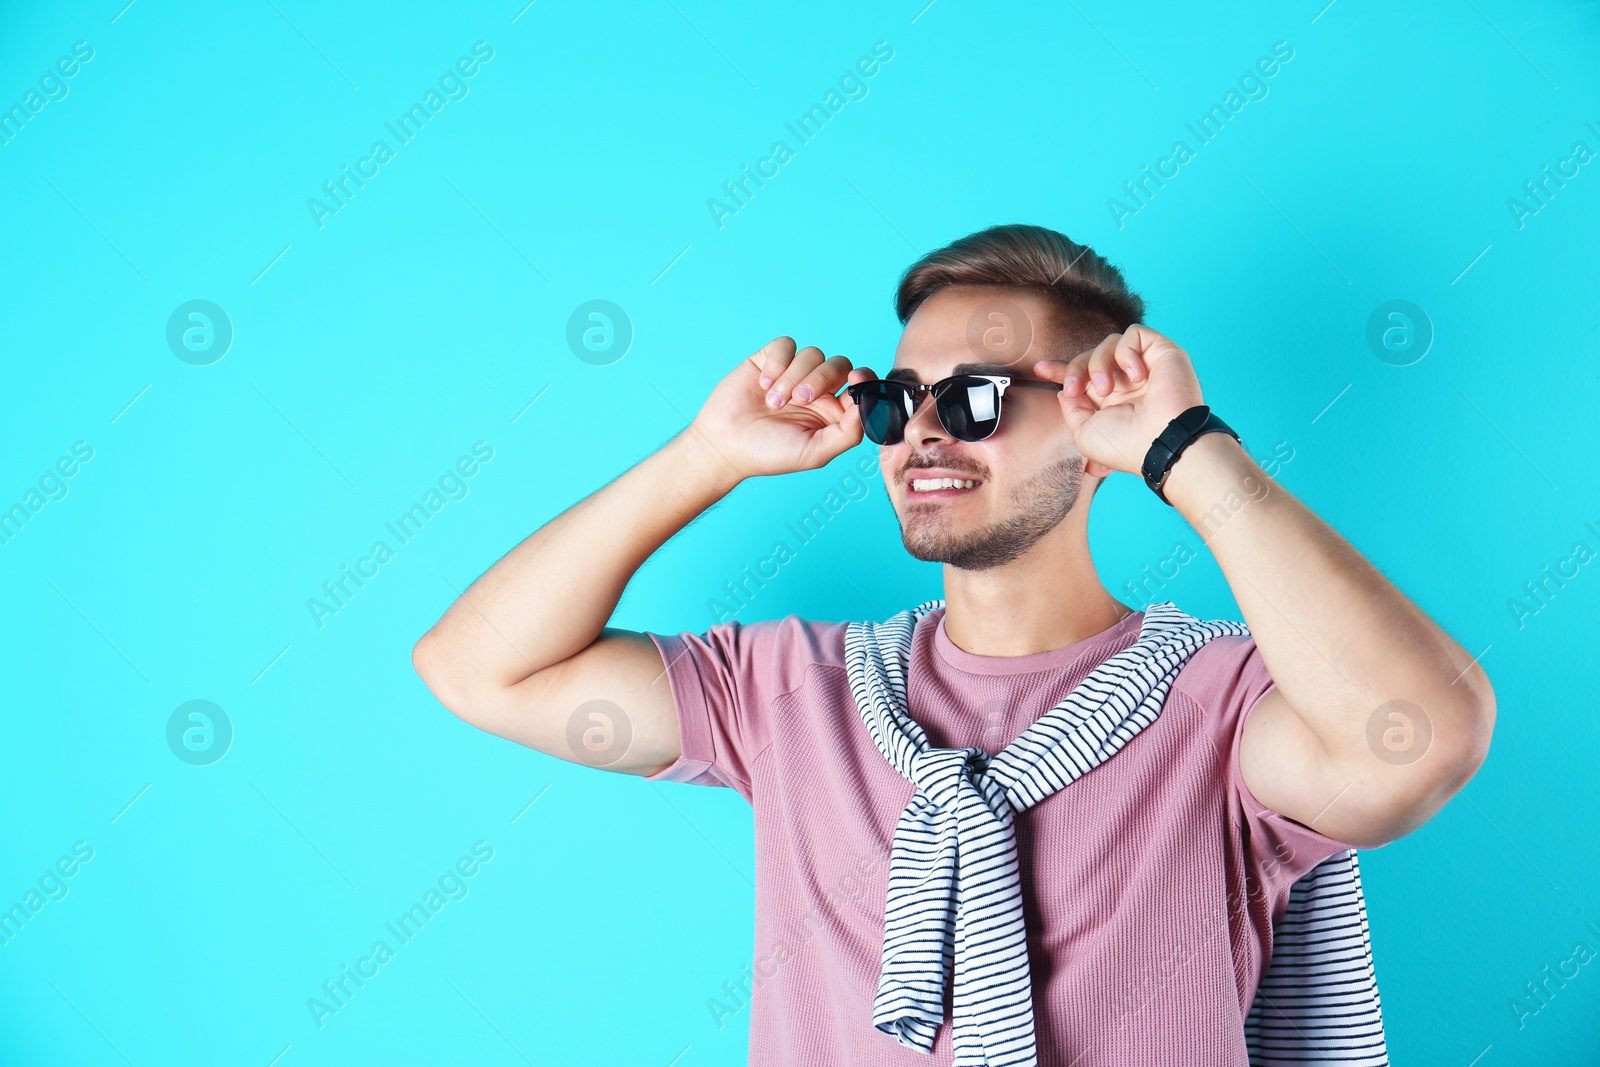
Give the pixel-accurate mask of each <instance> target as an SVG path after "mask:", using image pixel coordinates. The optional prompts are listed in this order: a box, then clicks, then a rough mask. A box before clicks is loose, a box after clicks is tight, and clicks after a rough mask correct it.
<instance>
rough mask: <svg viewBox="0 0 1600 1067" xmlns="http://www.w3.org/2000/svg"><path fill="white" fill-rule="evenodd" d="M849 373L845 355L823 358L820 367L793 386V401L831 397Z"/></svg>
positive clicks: (806, 401) (810, 400)
mask: <svg viewBox="0 0 1600 1067" xmlns="http://www.w3.org/2000/svg"><path fill="white" fill-rule="evenodd" d="M849 374H850V360H849V359H847V358H846V357H844V356H832V357H830V358H828V359H826V360H824V361H823V363H822V365H821V366H820V367H818V368H817V369H816V370H814V371H812V372H811V373H810V374H808V375H806V376H805V377H804V378H802V379H801V380H800V384H799V385H797V386H795V387H794V399H795V403H797V404H809V403H811V402H812V401H813V400H815V399H817V398H818V397H822V396H826V397H832V396H833V394H834V391H835V390H837V389H838V388H839V386H840V385H841V384H842V383H843V382H844V380H845V379H846V378H847V377H848V376H849Z"/></svg>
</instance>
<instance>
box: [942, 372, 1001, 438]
mask: <svg viewBox="0 0 1600 1067" xmlns="http://www.w3.org/2000/svg"><path fill="white" fill-rule="evenodd" d="M937 403H938V412H939V421H940V422H942V423H944V428H945V429H946V430H947V431H949V433H950V436H951V437H954V438H955V439H956V440H958V441H981V440H983V439H984V438H985V437H988V436H989V435H990V434H992V433H994V430H995V427H996V426H998V425H1000V388H999V387H998V386H997V385H995V384H994V383H993V382H991V381H989V380H988V379H987V378H977V377H966V376H963V377H959V378H955V379H953V380H952V381H951V382H950V384H949V385H947V386H945V388H944V391H943V392H942V393H940V394H939V399H938V401H937Z"/></svg>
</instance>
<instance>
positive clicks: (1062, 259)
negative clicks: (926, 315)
mask: <svg viewBox="0 0 1600 1067" xmlns="http://www.w3.org/2000/svg"><path fill="white" fill-rule="evenodd" d="M947 286H1001V287H1006V288H1013V289H1031V290H1033V291H1035V292H1038V293H1041V294H1043V295H1044V296H1045V297H1046V298H1047V299H1049V301H1050V302H1051V306H1052V307H1054V308H1055V309H1056V310H1057V312H1058V315H1057V323H1056V325H1057V327H1058V329H1059V331H1060V335H1059V341H1060V342H1062V343H1063V344H1064V345H1065V346H1066V348H1065V355H1066V356H1067V357H1068V358H1070V357H1071V356H1073V355H1077V354H1078V353H1079V352H1081V351H1083V350H1085V349H1087V348H1091V347H1093V346H1094V345H1095V344H1097V343H1098V342H1099V341H1100V340H1101V339H1102V338H1104V337H1105V336H1106V335H1107V334H1111V333H1118V332H1121V331H1124V330H1126V329H1127V328H1128V327H1129V326H1131V325H1133V324H1134V323H1136V322H1143V321H1144V300H1143V299H1142V298H1140V296H1139V295H1138V294H1137V293H1135V292H1134V291H1133V290H1131V289H1130V288H1129V287H1128V283H1127V282H1126V281H1125V280H1124V279H1123V277H1122V272H1121V271H1119V270H1118V269H1117V268H1116V267H1114V266H1112V265H1111V264H1110V263H1109V262H1107V261H1106V260H1105V258H1103V257H1102V256H1100V255H1099V254H1098V253H1096V252H1095V250H1094V249H1092V248H1090V247H1089V246H1088V245H1081V244H1078V243H1077V242H1076V241H1074V240H1072V239H1071V238H1069V237H1067V236H1066V235H1065V234H1062V233H1058V232H1056V231H1055V230H1052V229H1048V228H1046V227H1044V226H1033V225H1029V224H1026V223H1011V224H1008V225H1004V226H991V227H989V228H988V229H987V230H979V231H978V232H976V233H969V234H967V235H966V236H965V237H962V238H960V239H958V240H956V241H952V242H951V243H950V244H948V245H946V246H945V247H943V248H940V249H937V250H935V251H933V252H929V253H928V254H927V255H925V256H923V257H922V258H921V259H919V260H917V261H916V262H915V263H913V264H912V265H911V266H910V267H908V268H906V272H905V274H903V275H901V277H900V284H899V287H898V288H897V289H896V291H895V302H894V305H895V314H896V315H898V316H899V318H900V323H901V325H905V323H907V322H909V321H910V319H911V316H912V314H913V313H915V312H916V310H917V308H918V307H920V306H921V305H922V303H923V301H925V300H927V299H928V298H929V297H930V296H932V295H933V294H934V293H936V292H938V291H939V290H940V289H943V288H946V287H947Z"/></svg>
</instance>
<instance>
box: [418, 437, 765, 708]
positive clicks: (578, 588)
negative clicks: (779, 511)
mask: <svg viewBox="0 0 1600 1067" xmlns="http://www.w3.org/2000/svg"><path fill="white" fill-rule="evenodd" d="M738 481H739V477H738V475H737V472H736V471H735V470H734V468H733V467H732V466H731V465H730V464H729V463H728V461H727V460H726V459H724V458H723V457H722V456H720V455H719V454H718V453H717V451H716V449H715V448H713V447H712V446H711V445H710V444H708V443H707V442H706V441H705V440H704V439H703V438H701V437H700V435H699V433H698V432H697V431H696V430H695V429H694V428H693V427H685V429H684V430H683V431H682V432H680V433H678V434H677V435H676V436H674V437H673V438H672V439H671V440H669V441H668V442H667V443H666V444H665V445H663V446H662V447H661V448H660V449H659V450H657V451H656V452H654V453H653V454H651V455H650V456H648V457H646V458H645V459H644V460H642V461H640V462H639V463H637V464H635V465H634V466H633V467H631V468H629V469H628V470H627V471H625V472H624V473H622V474H621V475H619V476H618V477H616V478H615V479H613V480H612V481H611V482H609V483H607V484H606V485H604V486H602V487H601V488H600V489H598V490H596V491H595V492H594V493H591V494H590V495H589V496H587V497H585V498H584V499H582V500H580V501H578V502H577V503H576V504H574V505H572V506H571V507H569V508H567V509H566V510H565V511H563V512H562V513H561V514H559V515H557V516H556V517H555V518H553V519H551V520H550V521H549V522H547V523H545V524H544V525H543V526H541V527H540V528H539V529H538V530H536V531H535V532H534V533H533V534H531V535H530V536H529V537H528V538H527V539H526V540H524V541H522V542H521V543H520V544H518V545H517V546H516V547H515V548H513V549H512V550H511V551H510V552H508V553H507V554H506V555H505V556H504V557H502V558H501V559H500V560H499V561H498V562H496V563H495V564H494V566H492V567H490V568H489V569H488V570H487V571H485V572H484V574H483V575H482V576H481V577H480V578H478V580H477V581H475V582H474V583H472V585H471V586H470V587H468V589H467V590H466V592H465V593H463V594H462V595H461V597H460V598H459V599H458V600H456V602H455V603H454V604H452V605H451V606H450V608H449V610H447V611H446V612H445V614H444V616H443V617H442V618H441V619H440V620H439V621H438V622H437V623H436V624H435V625H434V626H433V628H432V629H431V630H429V631H428V633H427V634H425V635H424V636H423V638H422V640H421V641H419V642H418V645H417V651H416V655H415V658H416V659H417V660H418V661H419V662H425V663H427V664H428V665H429V668H428V669H429V672H430V673H432V674H434V675H435V676H438V675H443V676H444V677H445V678H448V679H451V680H453V681H452V684H453V685H454V686H456V687H457V688H460V687H464V686H480V685H484V686H511V685H515V684H517V683H518V682H520V681H522V680H524V679H526V678H528V677H529V676H530V675H532V674H534V673H535V672H536V671H539V670H542V669H544V668H545V667H548V666H550V665H551V664H554V663H559V662H560V661H562V660H564V659H566V658H568V657H569V656H572V655H575V654H576V653H578V652H581V651H582V650H583V649H585V648H587V647H588V646H589V645H590V644H592V643H593V642H594V640H595V639H596V638H597V637H599V636H600V633H601V631H602V630H603V629H604V628H605V625H606V623H607V622H608V621H609V620H610V618H611V615H612V613H613V612H614V611H615V610H616V607H617V602H618V601H619V600H620V599H621V597H622V592H623V589H624V588H626V586H627V584H628V581H629V579H631V578H632V577H633V575H634V573H635V572H636V571H637V570H638V569H639V567H640V566H642V565H643V563H644V561H645V560H647V559H649V558H650V556H651V555H652V554H653V553H654V552H655V551H656V550H657V549H658V548H660V547H661V546H662V545H663V544H665V543H666V542H667V541H668V540H669V539H670V538H671V537H672V536H673V535H674V534H676V533H677V532H678V531H679V530H681V529H683V528H684V527H685V526H687V525H688V524H689V523H690V522H691V521H693V520H694V519H695V518H696V517H698V516H699V515H700V514H701V513H703V512H704V511H705V510H706V509H707V508H709V507H710V506H711V505H713V504H715V503H716V502H717V501H718V500H720V499H722V497H724V496H726V495H727V494H728V493H729V492H730V491H732V489H733V488H734V487H735V486H736V485H737V484H738Z"/></svg>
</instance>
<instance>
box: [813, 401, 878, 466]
mask: <svg viewBox="0 0 1600 1067" xmlns="http://www.w3.org/2000/svg"><path fill="white" fill-rule="evenodd" d="M863 436H865V435H864V434H863V433H862V429H861V409H860V408H858V407H856V405H854V404H847V405H845V409H844V413H843V414H842V415H840V416H839V421H837V422H830V423H829V424H828V425H826V426H824V427H822V429H820V430H818V431H817V432H816V433H815V434H813V435H812V438H811V442H810V450H811V451H813V452H815V453H817V454H818V456H819V457H820V462H819V463H817V466H819V467H821V466H825V465H827V464H828V463H831V462H832V461H833V460H834V459H835V458H836V457H838V456H839V455H841V454H842V453H843V452H844V451H845V450H846V449H848V448H853V447H855V446H856V445H858V444H860V443H861V439H862V437H863Z"/></svg>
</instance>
